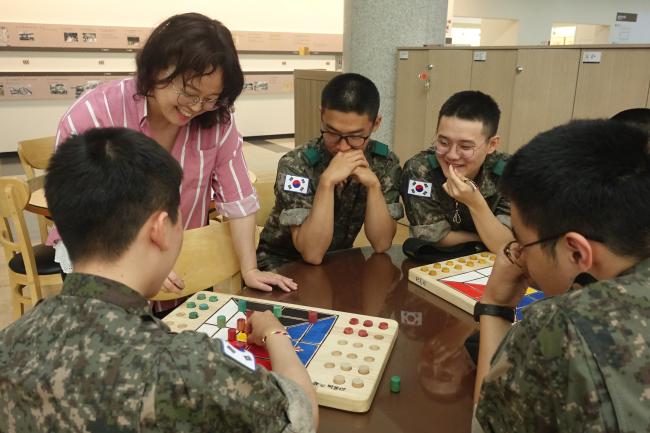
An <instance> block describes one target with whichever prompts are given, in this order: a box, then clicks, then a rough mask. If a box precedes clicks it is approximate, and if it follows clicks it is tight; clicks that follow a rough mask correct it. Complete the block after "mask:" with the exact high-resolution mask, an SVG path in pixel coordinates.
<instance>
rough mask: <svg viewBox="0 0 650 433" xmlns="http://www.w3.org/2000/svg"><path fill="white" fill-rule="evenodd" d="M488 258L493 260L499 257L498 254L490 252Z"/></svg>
mask: <svg viewBox="0 0 650 433" xmlns="http://www.w3.org/2000/svg"><path fill="white" fill-rule="evenodd" d="M488 258H489V259H490V261H491V262H493V261H494V260H495V259H496V258H497V256H495V255H494V254H490V257H488Z"/></svg>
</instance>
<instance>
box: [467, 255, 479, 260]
mask: <svg viewBox="0 0 650 433" xmlns="http://www.w3.org/2000/svg"><path fill="white" fill-rule="evenodd" d="M469 259H470V260H476V259H478V257H476V256H474V255H471V256H469Z"/></svg>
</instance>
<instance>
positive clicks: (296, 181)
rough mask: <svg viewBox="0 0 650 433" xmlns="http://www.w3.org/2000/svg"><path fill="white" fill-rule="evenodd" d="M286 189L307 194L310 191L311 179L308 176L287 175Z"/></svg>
mask: <svg viewBox="0 0 650 433" xmlns="http://www.w3.org/2000/svg"><path fill="white" fill-rule="evenodd" d="M284 190H285V191H292V192H299V193H301V194H307V192H308V191H309V179H307V178H306V177H300V176H292V175H289V174H288V175H287V176H286V177H285V178H284Z"/></svg>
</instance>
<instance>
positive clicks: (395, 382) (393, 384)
mask: <svg viewBox="0 0 650 433" xmlns="http://www.w3.org/2000/svg"><path fill="white" fill-rule="evenodd" d="M400 387H401V379H400V377H399V376H391V378H390V392H394V393H397V392H399V391H400Z"/></svg>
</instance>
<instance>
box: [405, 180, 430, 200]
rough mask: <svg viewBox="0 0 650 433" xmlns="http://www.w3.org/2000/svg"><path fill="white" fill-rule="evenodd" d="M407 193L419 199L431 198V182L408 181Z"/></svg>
mask: <svg viewBox="0 0 650 433" xmlns="http://www.w3.org/2000/svg"><path fill="white" fill-rule="evenodd" d="M408 193H409V194H410V195H417V196H420V197H431V182H422V181H421V180H413V179H411V180H409V189H408Z"/></svg>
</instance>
